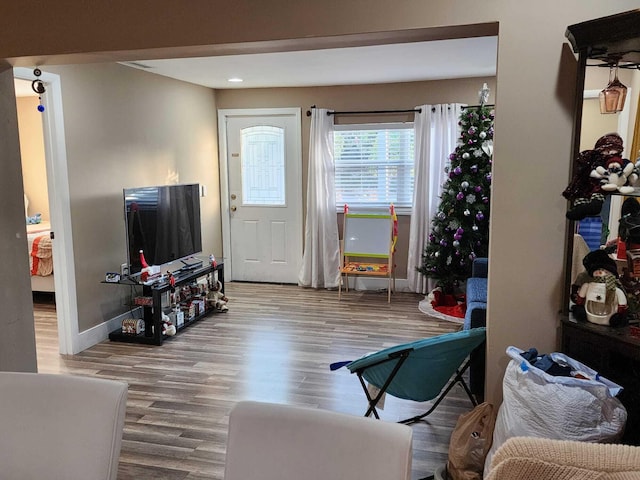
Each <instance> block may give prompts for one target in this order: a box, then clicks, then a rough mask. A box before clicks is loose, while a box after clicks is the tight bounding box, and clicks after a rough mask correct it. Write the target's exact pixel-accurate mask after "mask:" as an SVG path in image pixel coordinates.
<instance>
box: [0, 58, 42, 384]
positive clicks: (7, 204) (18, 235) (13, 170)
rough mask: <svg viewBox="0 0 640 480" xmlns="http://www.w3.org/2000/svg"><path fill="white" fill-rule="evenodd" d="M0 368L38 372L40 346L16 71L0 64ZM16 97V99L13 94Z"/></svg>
mask: <svg viewBox="0 0 640 480" xmlns="http://www.w3.org/2000/svg"><path fill="white" fill-rule="evenodd" d="M0 92H10V93H11V94H10V95H8V94H7V95H0V118H2V119H3V121H2V122H0V158H2V175H0V202H1V203H2V205H3V208H1V209H0V258H1V259H2V269H3V270H2V272H3V275H2V277H1V278H0V286H1V287H2V288H0V305H1V306H2V315H0V329H1V330H2V335H1V336H0V370H3V371H17V372H20V371H25V372H33V371H35V370H36V345H35V332H34V327H33V304H32V303H31V280H30V279H29V258H28V256H27V250H28V248H27V230H26V226H25V222H24V201H23V197H22V193H23V189H22V166H21V164H20V143H19V141H18V123H17V121H18V119H17V112H16V101H15V97H14V93H13V71H12V70H11V69H8V70H3V67H2V66H0ZM12 97H13V98H12Z"/></svg>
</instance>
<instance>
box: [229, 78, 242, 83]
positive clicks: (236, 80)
mask: <svg viewBox="0 0 640 480" xmlns="http://www.w3.org/2000/svg"><path fill="white" fill-rule="evenodd" d="M227 82H234V83H240V82H242V79H241V78H238V77H232V78H229V79H227Z"/></svg>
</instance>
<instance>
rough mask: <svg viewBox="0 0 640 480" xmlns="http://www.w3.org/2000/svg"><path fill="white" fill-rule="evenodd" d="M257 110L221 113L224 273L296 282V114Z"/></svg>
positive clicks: (299, 180) (298, 190) (299, 234)
mask: <svg viewBox="0 0 640 480" xmlns="http://www.w3.org/2000/svg"><path fill="white" fill-rule="evenodd" d="M258 112H259V113H251V112H250V111H245V110H240V111H238V110H223V111H221V119H222V115H224V120H225V125H224V127H225V128H226V156H225V157H226V158H225V160H226V167H227V172H228V184H227V189H226V190H227V192H226V194H227V196H228V198H227V201H228V215H229V223H228V225H229V242H228V245H225V246H226V247H228V248H229V250H230V252H228V251H226V249H225V258H229V259H230V265H229V266H230V268H229V269H226V268H225V269H226V270H228V271H229V270H230V275H231V280H238V281H248V282H274V283H297V282H298V272H299V270H300V265H301V261H302V233H303V232H302V185H301V183H302V175H301V170H302V168H301V163H302V159H301V151H300V135H301V133H300V110H299V109H269V110H259V111H258ZM223 161H224V160H223ZM224 190H225V189H224V188H223V194H224ZM223 205H224V204H223Z"/></svg>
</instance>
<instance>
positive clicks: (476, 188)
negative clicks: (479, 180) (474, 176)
mask: <svg viewBox="0 0 640 480" xmlns="http://www.w3.org/2000/svg"><path fill="white" fill-rule="evenodd" d="M474 190H475V191H476V192H477V193H480V192H481V191H482V187H481V186H480V185H476V187H475V188H474Z"/></svg>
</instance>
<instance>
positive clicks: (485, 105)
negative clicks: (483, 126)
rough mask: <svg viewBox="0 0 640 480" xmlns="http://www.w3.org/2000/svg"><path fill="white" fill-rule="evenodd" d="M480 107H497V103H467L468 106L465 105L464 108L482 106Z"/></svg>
mask: <svg viewBox="0 0 640 480" xmlns="http://www.w3.org/2000/svg"><path fill="white" fill-rule="evenodd" d="M480 107H495V105H493V104H488V103H485V104H483V105H467V106H464V107H462V108H480Z"/></svg>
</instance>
